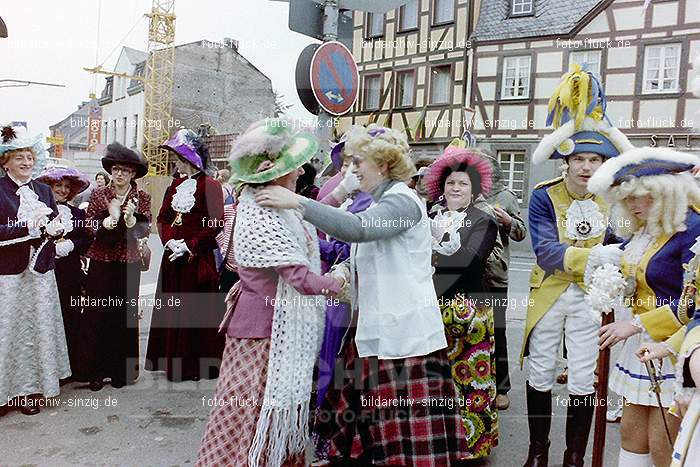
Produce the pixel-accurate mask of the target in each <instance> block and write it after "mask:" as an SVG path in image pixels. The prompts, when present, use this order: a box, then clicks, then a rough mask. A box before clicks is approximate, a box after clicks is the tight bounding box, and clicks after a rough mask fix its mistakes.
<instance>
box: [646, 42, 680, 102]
mask: <svg viewBox="0 0 700 467" xmlns="http://www.w3.org/2000/svg"><path fill="white" fill-rule="evenodd" d="M680 68H681V44H663V45H648V46H646V47H645V48H644V87H643V89H642V92H644V93H663V92H678V91H679V90H680V83H679V79H678V78H679V77H680Z"/></svg>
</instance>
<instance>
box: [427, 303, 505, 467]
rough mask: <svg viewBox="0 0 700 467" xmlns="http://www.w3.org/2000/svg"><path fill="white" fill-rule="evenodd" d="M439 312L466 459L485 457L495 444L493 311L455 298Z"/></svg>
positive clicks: (495, 409)
mask: <svg viewBox="0 0 700 467" xmlns="http://www.w3.org/2000/svg"><path fill="white" fill-rule="evenodd" d="M440 311H441V312H442V321H443V323H444V325H445V334H446V336H447V345H448V354H447V355H448V358H449V359H450V365H451V366H452V377H453V378H454V382H455V386H456V387H457V393H458V396H459V401H460V404H459V408H460V415H461V416H462V423H463V424H464V427H465V429H466V432H467V438H466V439H467V449H468V455H467V456H466V458H468V459H476V458H480V457H485V456H488V455H489V454H490V453H491V449H492V448H493V447H495V446H497V445H498V409H497V408H496V352H495V339H494V321H493V309H492V308H490V307H485V306H475V305H474V304H473V303H472V302H470V301H469V300H463V299H457V300H448V301H446V302H445V303H444V304H443V305H442V306H441V307H440Z"/></svg>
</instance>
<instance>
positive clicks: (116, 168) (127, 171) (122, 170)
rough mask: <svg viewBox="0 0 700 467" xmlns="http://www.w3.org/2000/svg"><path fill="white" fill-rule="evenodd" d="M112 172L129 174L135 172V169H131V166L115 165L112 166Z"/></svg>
mask: <svg viewBox="0 0 700 467" xmlns="http://www.w3.org/2000/svg"><path fill="white" fill-rule="evenodd" d="M112 173H123V174H126V175H129V174H133V173H134V170H133V169H130V168H129V167H119V166H114V167H112Z"/></svg>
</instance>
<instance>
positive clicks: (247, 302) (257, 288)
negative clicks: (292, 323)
mask: <svg viewBox="0 0 700 467" xmlns="http://www.w3.org/2000/svg"><path fill="white" fill-rule="evenodd" d="M238 275H239V276H240V280H241V295H240V296H239V298H238V303H237V304H236V308H235V310H234V312H233V317H232V318H231V321H230V322H229V325H228V330H227V335H228V336H229V337H237V338H248V339H261V338H269V337H270V334H271V331H272V315H273V313H274V311H275V307H274V304H275V296H276V294H277V281H278V278H279V276H280V275H281V276H282V277H283V278H284V280H285V281H286V282H287V283H288V284H290V285H291V286H292V287H294V288H295V289H296V290H297V291H298V292H299V293H301V294H303V295H321V289H329V290H331V291H333V292H334V293H338V292H340V287H338V283H337V282H336V281H335V280H333V279H331V278H330V277H323V276H320V275H318V274H315V273H313V272H311V271H309V268H308V267H306V266H301V265H298V266H297V265H295V266H284V267H278V268H244V267H240V266H239V267H238Z"/></svg>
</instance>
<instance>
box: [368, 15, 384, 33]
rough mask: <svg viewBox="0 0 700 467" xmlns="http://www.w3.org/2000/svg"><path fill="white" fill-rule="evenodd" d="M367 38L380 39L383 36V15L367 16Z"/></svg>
mask: <svg viewBox="0 0 700 467" xmlns="http://www.w3.org/2000/svg"><path fill="white" fill-rule="evenodd" d="M367 24H368V29H367V36H368V37H380V36H383V35H384V15H383V14H380V13H368V14H367Z"/></svg>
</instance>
